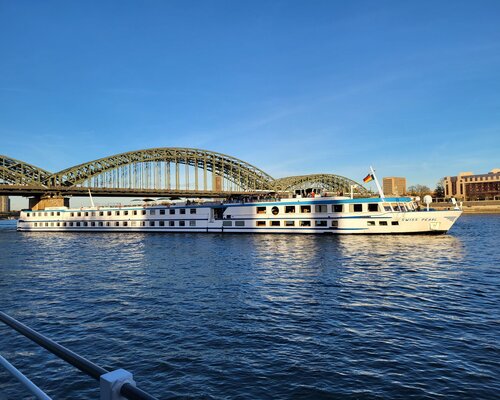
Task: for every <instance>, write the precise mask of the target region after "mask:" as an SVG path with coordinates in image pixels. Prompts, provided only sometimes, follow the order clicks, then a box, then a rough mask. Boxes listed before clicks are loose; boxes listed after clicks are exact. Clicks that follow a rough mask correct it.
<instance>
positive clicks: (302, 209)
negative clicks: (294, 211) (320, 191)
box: [300, 205, 311, 213]
mask: <svg viewBox="0 0 500 400" xmlns="http://www.w3.org/2000/svg"><path fill="white" fill-rule="evenodd" d="M300 212H301V213H310V212H311V206H310V205H307V206H300Z"/></svg>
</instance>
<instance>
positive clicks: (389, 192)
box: [382, 176, 406, 196]
mask: <svg viewBox="0 0 500 400" xmlns="http://www.w3.org/2000/svg"><path fill="white" fill-rule="evenodd" d="M382 186H383V191H384V194H385V195H386V196H405V195H406V178H402V177H394V176H393V177H388V178H384V179H383V183H382Z"/></svg>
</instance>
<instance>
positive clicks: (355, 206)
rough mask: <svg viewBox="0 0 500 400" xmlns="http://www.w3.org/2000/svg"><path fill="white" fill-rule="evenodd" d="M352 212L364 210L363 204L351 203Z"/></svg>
mask: <svg viewBox="0 0 500 400" xmlns="http://www.w3.org/2000/svg"><path fill="white" fill-rule="evenodd" d="M351 212H363V204H351Z"/></svg>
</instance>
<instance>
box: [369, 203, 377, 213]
mask: <svg viewBox="0 0 500 400" xmlns="http://www.w3.org/2000/svg"><path fill="white" fill-rule="evenodd" d="M377 211H378V204H377V203H368V212H377Z"/></svg>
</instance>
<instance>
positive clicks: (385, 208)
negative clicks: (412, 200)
mask: <svg viewBox="0 0 500 400" xmlns="http://www.w3.org/2000/svg"><path fill="white" fill-rule="evenodd" d="M384 211H392V210H391V206H390V205H389V204H386V203H385V204H384Z"/></svg>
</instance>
